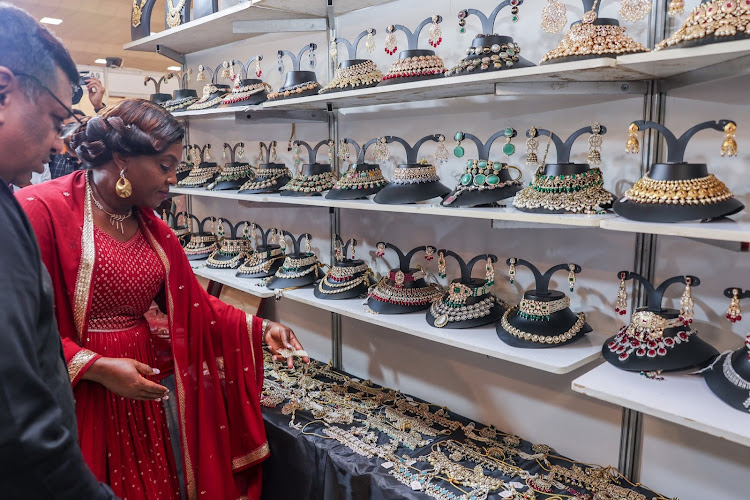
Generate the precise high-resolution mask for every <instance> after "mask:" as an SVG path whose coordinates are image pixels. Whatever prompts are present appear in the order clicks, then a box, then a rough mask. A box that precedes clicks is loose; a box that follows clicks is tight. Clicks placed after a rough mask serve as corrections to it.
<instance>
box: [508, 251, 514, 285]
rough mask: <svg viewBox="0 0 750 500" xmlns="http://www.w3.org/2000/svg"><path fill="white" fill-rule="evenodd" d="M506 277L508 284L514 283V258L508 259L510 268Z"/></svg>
mask: <svg viewBox="0 0 750 500" xmlns="http://www.w3.org/2000/svg"><path fill="white" fill-rule="evenodd" d="M508 276H509V277H510V284H511V285H512V284H513V283H515V282H516V258H515V257H511V258H510V268H509V269H508Z"/></svg>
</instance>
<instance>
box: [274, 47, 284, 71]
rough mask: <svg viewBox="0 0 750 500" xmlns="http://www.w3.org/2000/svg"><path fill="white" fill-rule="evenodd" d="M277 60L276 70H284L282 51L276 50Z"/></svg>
mask: <svg viewBox="0 0 750 500" xmlns="http://www.w3.org/2000/svg"><path fill="white" fill-rule="evenodd" d="M276 56H277V60H276V70H277V71H278V72H279V73H283V72H284V53H283V52H282V51H278V52H277V53H276Z"/></svg>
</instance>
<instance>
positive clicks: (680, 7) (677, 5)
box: [667, 0, 685, 17]
mask: <svg viewBox="0 0 750 500" xmlns="http://www.w3.org/2000/svg"><path fill="white" fill-rule="evenodd" d="M683 12H685V0H671V1H670V2H669V7H668V10H667V13H668V14H669V17H676V16H679V15H681V14H682V13H683Z"/></svg>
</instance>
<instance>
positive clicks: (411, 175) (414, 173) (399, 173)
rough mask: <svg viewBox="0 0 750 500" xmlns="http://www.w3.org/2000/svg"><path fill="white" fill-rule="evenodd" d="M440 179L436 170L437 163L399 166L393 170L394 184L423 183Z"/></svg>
mask: <svg viewBox="0 0 750 500" xmlns="http://www.w3.org/2000/svg"><path fill="white" fill-rule="evenodd" d="M439 180H440V177H438V175H437V172H436V170H435V165H424V166H420V167H409V168H400V167H399V168H397V169H396V170H394V171H393V179H392V180H391V182H392V183H393V184H422V183H427V182H437V181H439Z"/></svg>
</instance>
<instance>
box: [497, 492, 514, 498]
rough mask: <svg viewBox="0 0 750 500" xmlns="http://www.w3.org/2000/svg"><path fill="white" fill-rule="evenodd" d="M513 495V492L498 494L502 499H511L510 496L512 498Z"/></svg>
mask: <svg viewBox="0 0 750 500" xmlns="http://www.w3.org/2000/svg"><path fill="white" fill-rule="evenodd" d="M514 494H515V493H514V492H512V491H501V492H500V496H501V497H502V498H510V497H512V496H513V495H514Z"/></svg>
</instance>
